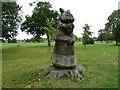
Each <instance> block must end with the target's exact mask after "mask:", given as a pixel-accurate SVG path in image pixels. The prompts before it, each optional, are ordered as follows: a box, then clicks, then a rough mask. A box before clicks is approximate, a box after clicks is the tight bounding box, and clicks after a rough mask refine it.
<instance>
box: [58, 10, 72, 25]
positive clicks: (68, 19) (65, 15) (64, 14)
mask: <svg viewBox="0 0 120 90" xmlns="http://www.w3.org/2000/svg"><path fill="white" fill-rule="evenodd" d="M60 12H61V15H60V21H61V22H62V23H66V24H67V23H72V22H74V17H73V15H72V14H71V13H70V10H67V11H65V10H64V9H62V8H60Z"/></svg>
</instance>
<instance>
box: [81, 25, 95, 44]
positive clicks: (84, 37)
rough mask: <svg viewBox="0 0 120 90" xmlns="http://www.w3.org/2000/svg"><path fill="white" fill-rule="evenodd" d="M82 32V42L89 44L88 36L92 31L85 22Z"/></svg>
mask: <svg viewBox="0 0 120 90" xmlns="http://www.w3.org/2000/svg"><path fill="white" fill-rule="evenodd" d="M83 29H84V32H83V34H82V35H83V44H84V45H85V46H86V44H89V38H90V36H92V33H93V32H91V31H89V30H90V26H89V25H88V24H85V26H84V27H83Z"/></svg>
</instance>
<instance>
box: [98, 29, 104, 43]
mask: <svg viewBox="0 0 120 90" xmlns="http://www.w3.org/2000/svg"><path fill="white" fill-rule="evenodd" d="M98 33H99V36H98V40H99V41H101V42H102V41H103V40H104V37H105V31H104V29H100V30H99V31H98Z"/></svg>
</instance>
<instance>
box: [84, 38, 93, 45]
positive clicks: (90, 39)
mask: <svg viewBox="0 0 120 90" xmlns="http://www.w3.org/2000/svg"><path fill="white" fill-rule="evenodd" d="M94 42H95V41H94V40H93V39H92V38H88V39H87V40H86V41H84V42H83V44H86V45H87V44H94Z"/></svg>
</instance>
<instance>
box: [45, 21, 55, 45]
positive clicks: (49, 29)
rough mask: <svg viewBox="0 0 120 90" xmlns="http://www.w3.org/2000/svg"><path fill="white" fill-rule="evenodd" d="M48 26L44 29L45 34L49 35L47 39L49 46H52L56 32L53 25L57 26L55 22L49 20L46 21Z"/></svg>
mask: <svg viewBox="0 0 120 90" xmlns="http://www.w3.org/2000/svg"><path fill="white" fill-rule="evenodd" d="M46 24H47V26H46V27H44V30H45V34H46V35H47V39H48V46H49V47H50V46H51V43H50V40H51V39H53V36H54V34H53V33H54V32H55V28H54V27H53V25H54V24H55V21H54V20H51V21H50V20H49V19H47V21H46Z"/></svg>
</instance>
